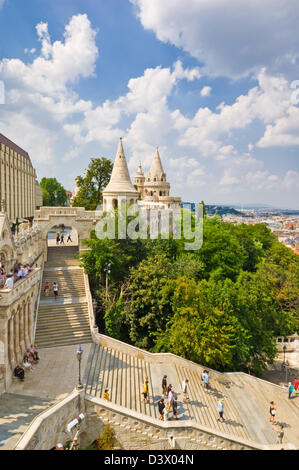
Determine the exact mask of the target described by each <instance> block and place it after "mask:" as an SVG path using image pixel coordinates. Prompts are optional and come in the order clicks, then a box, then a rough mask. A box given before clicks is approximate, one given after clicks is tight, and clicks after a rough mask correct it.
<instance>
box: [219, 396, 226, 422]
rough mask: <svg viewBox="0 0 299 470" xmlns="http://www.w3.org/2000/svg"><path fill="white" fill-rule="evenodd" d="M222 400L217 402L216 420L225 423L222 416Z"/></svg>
mask: <svg viewBox="0 0 299 470" xmlns="http://www.w3.org/2000/svg"><path fill="white" fill-rule="evenodd" d="M223 401H224V400H223V398H221V399H220V400H219V401H218V414H219V416H218V418H217V421H222V422H223V421H225V419H224V418H223V414H224V404H223Z"/></svg>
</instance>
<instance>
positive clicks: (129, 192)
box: [103, 138, 138, 211]
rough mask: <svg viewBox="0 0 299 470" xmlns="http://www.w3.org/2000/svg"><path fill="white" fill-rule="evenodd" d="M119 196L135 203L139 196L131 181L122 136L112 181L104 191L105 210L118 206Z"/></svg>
mask: <svg viewBox="0 0 299 470" xmlns="http://www.w3.org/2000/svg"><path fill="white" fill-rule="evenodd" d="M119 197H121V198H122V199H126V201H127V202H128V203H135V202H137V198H138V192H137V191H136V189H135V188H134V186H133V185H132V182H131V178H130V174H129V170H128V165H127V161H126V157H125V152H124V149H123V144H122V138H120V141H119V145H118V150H117V153H116V157H115V162H114V165H113V170H112V174H111V178H110V181H109V183H108V186H107V187H106V188H105V189H104V191H103V205H104V211H109V210H111V209H113V208H114V209H115V208H117V207H118V198H119Z"/></svg>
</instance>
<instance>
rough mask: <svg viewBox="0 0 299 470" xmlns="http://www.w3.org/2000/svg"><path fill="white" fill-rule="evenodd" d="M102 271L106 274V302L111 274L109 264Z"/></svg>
mask: <svg viewBox="0 0 299 470" xmlns="http://www.w3.org/2000/svg"><path fill="white" fill-rule="evenodd" d="M104 271H105V273H106V301H107V300H108V278H109V276H110V273H111V263H107V264H106V267H105V269H104Z"/></svg>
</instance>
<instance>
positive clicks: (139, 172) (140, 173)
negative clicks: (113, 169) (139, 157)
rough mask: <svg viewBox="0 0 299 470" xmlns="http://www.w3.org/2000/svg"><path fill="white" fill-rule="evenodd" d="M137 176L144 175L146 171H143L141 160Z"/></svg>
mask: <svg viewBox="0 0 299 470" xmlns="http://www.w3.org/2000/svg"><path fill="white" fill-rule="evenodd" d="M136 176H144V173H143V171H142V165H141V162H139V166H138V170H137V172H136Z"/></svg>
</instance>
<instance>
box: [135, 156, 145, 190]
mask: <svg viewBox="0 0 299 470" xmlns="http://www.w3.org/2000/svg"><path fill="white" fill-rule="evenodd" d="M144 183H145V176H144V173H143V171H142V166H141V162H140V163H139V167H138V171H137V173H136V175H135V178H134V184H135V186H136V187H137V191H138V194H140V196H141V199H143V197H144Z"/></svg>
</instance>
